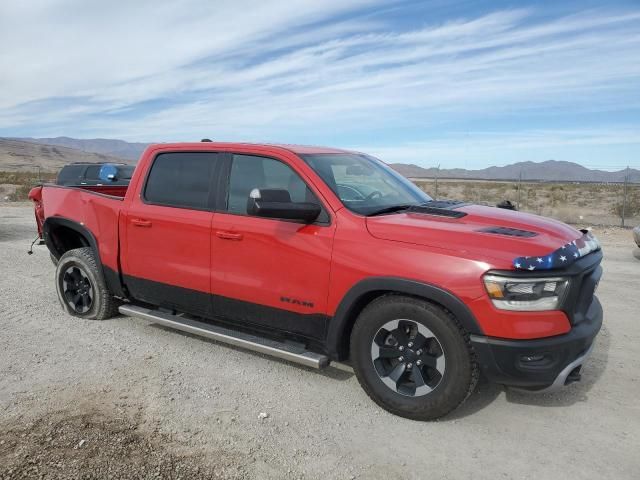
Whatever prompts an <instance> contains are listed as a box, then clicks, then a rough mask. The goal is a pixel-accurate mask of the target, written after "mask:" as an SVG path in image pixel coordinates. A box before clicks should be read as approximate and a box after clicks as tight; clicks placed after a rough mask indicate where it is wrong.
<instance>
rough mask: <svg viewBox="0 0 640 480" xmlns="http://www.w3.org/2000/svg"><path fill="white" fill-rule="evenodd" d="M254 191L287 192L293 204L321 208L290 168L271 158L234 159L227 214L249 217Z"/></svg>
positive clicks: (242, 157)
mask: <svg viewBox="0 0 640 480" xmlns="http://www.w3.org/2000/svg"><path fill="white" fill-rule="evenodd" d="M254 188H277V189H284V190H287V191H288V192H289V195H290V196H291V201H292V202H311V203H316V204H318V205H320V203H319V202H318V200H317V198H316V197H315V195H314V194H313V192H312V191H311V190H310V189H309V187H307V184H306V183H304V181H303V180H302V179H301V178H300V177H299V176H298V174H297V173H295V172H294V171H293V170H292V169H291V167H289V166H288V165H286V164H284V163H282V162H279V161H278V160H273V159H272V158H265V157H254V156H251V155H234V156H233V164H232V165H231V177H230V180H229V198H228V207H227V210H228V211H229V212H232V213H240V214H243V215H246V214H247V200H248V199H249V193H250V192H251V190H253V189H254Z"/></svg>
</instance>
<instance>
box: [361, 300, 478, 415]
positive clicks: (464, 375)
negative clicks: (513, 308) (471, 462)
mask: <svg viewBox="0 0 640 480" xmlns="http://www.w3.org/2000/svg"><path fill="white" fill-rule="evenodd" d="M403 332H404V333H403ZM351 360H352V363H353V367H354V371H355V373H356V377H357V378H358V381H359V382H360V385H361V386H362V388H363V389H364V391H365V392H366V393H367V395H369V397H371V399H372V400H373V401H374V402H376V403H377V404H378V405H380V406H381V407H382V408H384V409H385V410H387V411H388V412H390V413H393V414H395V415H399V416H401V417H405V418H410V419H413V420H423V421H424V420H433V419H436V418H439V417H442V416H444V415H446V414H447V413H449V412H451V411H452V410H454V409H455V408H457V407H458V406H459V405H461V404H462V402H464V401H465V399H466V398H467V397H468V396H469V395H470V394H471V393H472V392H473V391H474V389H475V387H476V384H477V382H478V378H479V369H478V365H477V363H476V361H475V357H474V354H473V351H472V349H471V344H470V342H469V335H468V334H467V333H466V332H465V331H464V330H463V328H462V327H461V326H460V324H459V323H458V322H457V321H456V319H455V317H453V316H452V315H451V314H450V313H449V312H447V311H446V310H444V309H443V308H441V307H439V306H437V305H434V304H433V303H430V302H427V301H424V300H420V299H417V298H412V297H404V296H400V295H385V296H383V297H380V298H378V299H376V300H374V301H373V302H371V303H370V304H369V305H367V307H365V309H364V310H363V311H362V312H361V313H360V315H359V316H358V319H357V320H356V323H355V325H354V327H353V331H352V333H351ZM418 365H419V366H418Z"/></svg>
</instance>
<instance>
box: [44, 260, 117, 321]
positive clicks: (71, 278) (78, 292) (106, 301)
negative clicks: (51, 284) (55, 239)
mask: <svg viewBox="0 0 640 480" xmlns="http://www.w3.org/2000/svg"><path fill="white" fill-rule="evenodd" d="M56 290H57V292H58V299H59V300H60V304H61V305H62V308H63V309H64V310H65V311H66V312H67V313H68V314H69V315H73V316H74V317H79V318H86V319H89V320H105V319H107V318H111V317H113V316H115V315H116V314H117V313H118V306H119V301H118V300H116V299H115V298H114V297H113V295H111V292H109V289H108V288H107V285H106V283H105V281H104V277H103V275H102V272H101V271H100V269H99V268H98V261H97V260H96V256H95V253H94V252H93V249H91V248H90V247H84V248H76V249H74V250H69V251H68V252H66V253H65V254H64V255H62V256H61V257H60V260H59V261H58V265H57V267H56Z"/></svg>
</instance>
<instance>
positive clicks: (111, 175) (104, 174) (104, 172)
mask: <svg viewBox="0 0 640 480" xmlns="http://www.w3.org/2000/svg"><path fill="white" fill-rule="evenodd" d="M98 178H99V179H100V180H101V181H103V182H107V183H111V182H115V181H117V180H118V167H116V166H115V165H111V164H110V163H105V164H104V165H103V166H102V167H101V168H100V172H99V173H98Z"/></svg>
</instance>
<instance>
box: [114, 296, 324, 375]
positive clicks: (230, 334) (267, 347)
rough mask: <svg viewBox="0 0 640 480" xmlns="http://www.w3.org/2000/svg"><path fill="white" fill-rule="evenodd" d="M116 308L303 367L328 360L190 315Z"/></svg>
mask: <svg viewBox="0 0 640 480" xmlns="http://www.w3.org/2000/svg"><path fill="white" fill-rule="evenodd" d="M118 310H119V311H120V313H121V314H123V315H128V316H130V317H137V318H142V319H144V320H148V321H151V322H153V323H157V324H160V325H164V326H165V327H169V328H174V329H176V330H181V331H183V332H187V333H191V334H194V335H199V336H201V337H206V338H210V339H212V340H217V341H218V342H223V343H228V344H231V345H235V346H236V347H241V348H246V349H248V350H253V351H254V352H260V353H264V354H267V355H272V356H274V357H278V358H282V359H283V360H289V361H291V362H295V363H299V364H301V365H306V366H307V367H313V368H325V367H327V366H329V363H330V362H329V357H327V356H326V355H322V354H319V353H314V352H310V351H308V350H306V349H305V348H304V347H303V346H301V345H297V344H288V343H284V342H278V341H275V340H271V339H268V338H262V337H258V336H255V335H251V334H248V333H244V332H238V331H235V330H231V329H229V328H225V327H221V326H218V325H211V324H209V323H204V322H200V321H197V320H193V319H190V318H184V317H179V316H177V315H171V314H170V313H165V312H161V311H158V310H150V309H148V308H144V307H137V306H134V305H122V306H120V308H119V309H118Z"/></svg>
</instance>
